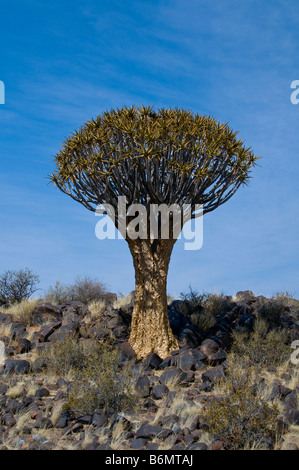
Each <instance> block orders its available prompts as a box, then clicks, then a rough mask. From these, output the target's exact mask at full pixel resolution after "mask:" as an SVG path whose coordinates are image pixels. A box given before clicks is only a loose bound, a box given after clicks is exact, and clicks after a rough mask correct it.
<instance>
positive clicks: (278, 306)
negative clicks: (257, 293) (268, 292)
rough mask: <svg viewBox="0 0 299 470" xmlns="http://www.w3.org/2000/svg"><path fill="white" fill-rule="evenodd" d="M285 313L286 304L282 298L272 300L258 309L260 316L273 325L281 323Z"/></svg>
mask: <svg viewBox="0 0 299 470" xmlns="http://www.w3.org/2000/svg"><path fill="white" fill-rule="evenodd" d="M284 313H285V304H284V301H283V300H282V299H281V298H277V299H270V300H268V301H267V302H265V303H263V304H262V305H261V306H260V307H259V309H258V314H259V316H260V317H261V318H263V319H264V320H266V321H267V322H268V323H271V324H272V325H277V324H279V323H281V320H282V318H283V316H284Z"/></svg>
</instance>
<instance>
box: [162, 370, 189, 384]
mask: <svg viewBox="0 0 299 470" xmlns="http://www.w3.org/2000/svg"><path fill="white" fill-rule="evenodd" d="M186 377H187V374H186V372H184V371H182V369H180V368H179V367H176V368H173V369H167V370H165V371H164V372H163V374H162V375H161V377H160V381H161V383H163V384H164V385H167V383H169V382H175V383H177V384H178V385H179V384H180V383H181V382H183V381H184V380H185V379H186Z"/></svg>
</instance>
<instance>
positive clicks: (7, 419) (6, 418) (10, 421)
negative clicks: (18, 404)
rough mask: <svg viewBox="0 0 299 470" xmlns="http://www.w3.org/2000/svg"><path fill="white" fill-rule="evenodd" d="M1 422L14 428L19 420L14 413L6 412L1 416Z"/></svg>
mask: <svg viewBox="0 0 299 470" xmlns="http://www.w3.org/2000/svg"><path fill="white" fill-rule="evenodd" d="M1 422H2V424H4V425H5V426H8V427H9V428H12V427H13V426H15V424H17V421H16V420H15V418H14V416H13V414H12V413H5V414H4V415H3V416H2V418H1Z"/></svg>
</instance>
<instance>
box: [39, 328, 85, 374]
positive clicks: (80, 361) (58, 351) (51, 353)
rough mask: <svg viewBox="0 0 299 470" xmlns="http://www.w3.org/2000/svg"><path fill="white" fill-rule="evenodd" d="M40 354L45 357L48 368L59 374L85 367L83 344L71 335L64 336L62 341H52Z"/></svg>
mask: <svg viewBox="0 0 299 470" xmlns="http://www.w3.org/2000/svg"><path fill="white" fill-rule="evenodd" d="M41 355H42V356H45V357H46V358H47V362H48V370H49V371H50V372H52V373H53V374H55V375H61V376H67V375H68V374H69V373H71V372H72V371H74V370H76V369H81V368H83V367H85V366H86V362H87V361H86V353H85V352H84V347H83V345H82V344H81V343H79V342H78V341H77V339H76V338H74V337H73V336H71V335H69V336H66V337H65V339H64V341H53V343H51V346H50V347H49V348H48V349H47V350H43V351H42V352H41Z"/></svg>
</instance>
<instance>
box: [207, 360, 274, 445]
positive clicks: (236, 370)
mask: <svg viewBox="0 0 299 470" xmlns="http://www.w3.org/2000/svg"><path fill="white" fill-rule="evenodd" d="M229 364H230V366H229V368H228V370H227V371H226V376H225V377H224V378H223V379H222V380H221V381H220V383H219V385H218V391H219V395H218V396H217V397H216V398H215V399H214V400H213V401H212V402H210V403H209V405H208V406H207V407H206V408H205V410H204V412H203V418H204V420H205V422H206V424H207V425H208V428H209V433H210V434H212V435H213V436H214V437H215V438H218V439H220V440H222V441H223V442H224V445H225V448H226V449H227V450H241V449H245V448H248V449H250V448H251V447H252V446H253V445H254V446H255V447H256V448H263V440H264V439H269V438H270V439H271V441H272V442H273V444H274V442H275V439H276V438H277V436H278V416H279V411H278V409H277V407H276V405H271V406H270V404H269V403H267V402H266V401H265V400H264V399H263V398H262V397H261V396H259V395H258V393H256V389H255V387H254V381H255V372H254V369H253V368H250V367H249V366H248V364H247V363H246V362H244V361H239V360H236V358H235V357H234V356H231V357H230V362H229Z"/></svg>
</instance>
